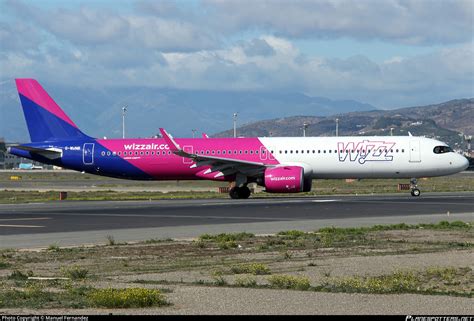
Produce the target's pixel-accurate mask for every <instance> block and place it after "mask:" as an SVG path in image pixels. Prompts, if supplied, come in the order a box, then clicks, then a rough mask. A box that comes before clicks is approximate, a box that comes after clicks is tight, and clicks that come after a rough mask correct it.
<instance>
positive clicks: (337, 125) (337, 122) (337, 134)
mask: <svg viewBox="0 0 474 321" xmlns="http://www.w3.org/2000/svg"><path fill="white" fill-rule="evenodd" d="M337 136H339V118H336V137H337Z"/></svg>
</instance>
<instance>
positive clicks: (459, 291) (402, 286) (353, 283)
mask: <svg viewBox="0 0 474 321" xmlns="http://www.w3.org/2000/svg"><path fill="white" fill-rule="evenodd" d="M473 277H474V274H473V271H472V269H471V268H470V267H429V268H427V269H425V270H422V271H396V272H394V273H392V274H388V275H381V276H370V277H369V276H351V277H342V278H334V279H332V280H330V281H327V282H325V283H324V284H322V285H320V286H317V287H315V290H317V291H326V292H344V293H371V294H393V293H419V294H430V295H436V294H440V295H453V296H465V297H473V296H474V292H473V291H472V289H471V287H472V279H473ZM462 285H465V286H462Z"/></svg>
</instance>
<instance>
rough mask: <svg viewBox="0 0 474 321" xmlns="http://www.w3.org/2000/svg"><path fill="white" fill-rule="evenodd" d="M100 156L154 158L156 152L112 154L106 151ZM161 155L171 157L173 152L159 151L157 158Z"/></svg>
mask: <svg viewBox="0 0 474 321" xmlns="http://www.w3.org/2000/svg"><path fill="white" fill-rule="evenodd" d="M100 154H101V155H102V156H105V155H107V156H117V155H118V156H122V155H123V156H134V155H135V156H138V155H142V156H143V155H147V156H148V155H152V156H154V155H155V152H154V151H153V152H149V151H146V152H110V151H107V152H105V151H102V152H101V153H100ZM160 154H161V155H171V151H162V152H160V151H157V152H156V155H157V156H159V155H160Z"/></svg>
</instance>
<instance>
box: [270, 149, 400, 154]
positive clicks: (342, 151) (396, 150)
mask: <svg viewBox="0 0 474 321" xmlns="http://www.w3.org/2000/svg"><path fill="white" fill-rule="evenodd" d="M374 151H375V150H372V149H369V150H365V149H361V150H355V149H353V150H348V149H347V150H342V149H341V150H340V151H339V153H340V154H344V153H345V154H349V153H359V152H362V153H363V154H365V152H367V153H371V152H374ZM332 152H333V150H332V149H329V150H325V149H323V150H321V149H318V150H315V149H313V150H292V149H291V150H280V151H279V153H280V154H293V153H295V154H305V153H306V154H311V153H312V154H316V153H317V154H321V153H323V154H326V153H329V154H332ZM381 152H384V153H388V152H390V153H393V152H395V153H400V152H401V153H404V152H405V149H401V150H400V149H382V150H381ZM334 154H337V149H334Z"/></svg>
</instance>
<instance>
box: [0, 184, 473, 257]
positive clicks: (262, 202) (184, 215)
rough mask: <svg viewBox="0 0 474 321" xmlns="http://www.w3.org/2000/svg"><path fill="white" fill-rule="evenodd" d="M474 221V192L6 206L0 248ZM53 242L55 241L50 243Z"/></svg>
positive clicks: (1, 209)
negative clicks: (336, 227)
mask: <svg viewBox="0 0 474 321" xmlns="http://www.w3.org/2000/svg"><path fill="white" fill-rule="evenodd" d="M443 219H446V220H456V219H462V220H465V221H466V220H467V221H474V193H472V192H469V193H456V194H455V193H452V194H450V193H440V194H424V195H423V196H421V197H419V198H414V197H411V196H410V195H405V194H404V195H374V196H327V197H301V198H290V197H288V198H259V199H248V200H231V199H212V200H209V199H207V200H202V199H201V200H160V201H151V202H149V201H124V202H119V201H110V202H108V201H101V202H91V201H83V202H77V201H63V202H48V203H36V204H14V205H5V204H3V205H0V247H1V248H5V247H38V246H48V245H50V244H52V243H56V244H58V245H77V244H90V243H96V242H102V243H104V242H105V237H106V236H107V235H113V236H114V237H115V239H116V240H117V241H132V240H136V241H138V240H145V239H149V238H165V237H173V238H189V237H197V236H199V235H200V234H203V233H221V232H229V231H239V232H240V231H247V232H253V233H259V234H266V233H275V232H278V231H282V230H289V229H301V230H315V229H317V228H320V227H323V226H331V225H334V226H360V225H374V224H392V223H401V222H405V223H409V224H415V223H420V222H434V221H440V220H443ZM48 242H49V243H48Z"/></svg>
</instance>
